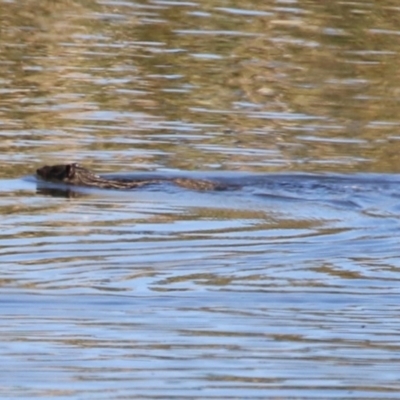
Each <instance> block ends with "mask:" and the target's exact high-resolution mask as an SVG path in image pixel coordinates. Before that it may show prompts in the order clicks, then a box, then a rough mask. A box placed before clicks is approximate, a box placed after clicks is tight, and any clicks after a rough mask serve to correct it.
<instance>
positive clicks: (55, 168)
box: [36, 163, 226, 190]
mask: <svg viewBox="0 0 400 400" xmlns="http://www.w3.org/2000/svg"><path fill="white" fill-rule="evenodd" d="M36 175H37V176H38V177H39V178H40V179H42V180H44V181H47V182H55V183H64V184H67V185H76V186H89V187H97V188H104V189H125V190H127V189H135V188H138V187H142V186H145V185H154V184H158V183H162V182H171V183H173V184H175V185H178V186H181V187H184V188H187V189H192V190H223V189H225V188H226V185H224V184H221V183H218V182H214V181H209V180H203V179H191V178H183V177H182V178H181V177H175V178H168V177H166V178H163V177H161V178H148V179H146V178H144V179H126V178H123V179H116V178H107V177H102V176H100V175H97V174H94V173H93V172H91V171H90V170H88V169H86V168H84V167H81V166H80V165H78V164H75V163H73V164H62V165H51V166H47V165H46V166H44V167H41V168H39V169H37V170H36Z"/></svg>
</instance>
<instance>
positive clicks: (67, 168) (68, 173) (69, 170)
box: [65, 163, 78, 179]
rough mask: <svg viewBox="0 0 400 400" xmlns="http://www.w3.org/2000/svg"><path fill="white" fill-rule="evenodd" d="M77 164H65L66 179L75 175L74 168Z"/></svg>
mask: <svg viewBox="0 0 400 400" xmlns="http://www.w3.org/2000/svg"><path fill="white" fill-rule="evenodd" d="M77 166H78V164H75V163H74V164H67V165H66V166H65V175H66V176H67V178H68V179H72V178H73V177H74V175H75V169H76V167H77Z"/></svg>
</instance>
